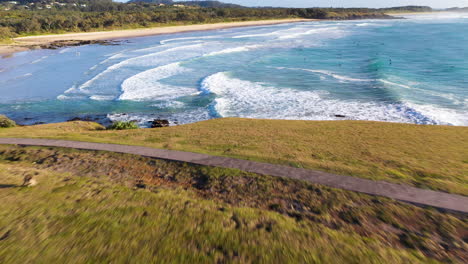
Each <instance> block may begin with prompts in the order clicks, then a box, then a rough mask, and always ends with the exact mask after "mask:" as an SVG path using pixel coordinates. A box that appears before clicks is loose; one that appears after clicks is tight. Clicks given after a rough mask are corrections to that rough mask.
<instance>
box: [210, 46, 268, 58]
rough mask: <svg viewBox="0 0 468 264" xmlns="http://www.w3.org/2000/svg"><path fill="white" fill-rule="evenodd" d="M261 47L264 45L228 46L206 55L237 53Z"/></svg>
mask: <svg viewBox="0 0 468 264" xmlns="http://www.w3.org/2000/svg"><path fill="white" fill-rule="evenodd" d="M261 47H262V45H247V46H240V47H234V48H227V49H223V50H220V51H214V52H211V53H208V54H206V56H216V55H223V54H230V53H236V52H246V51H251V50H255V49H258V48H261Z"/></svg>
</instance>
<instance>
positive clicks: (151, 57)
mask: <svg viewBox="0 0 468 264" xmlns="http://www.w3.org/2000/svg"><path fill="white" fill-rule="evenodd" d="M202 46H203V45H202V44H197V45H189V46H182V47H175V48H171V49H167V50H163V51H160V52H156V53H151V54H146V55H142V56H138V57H134V58H130V59H127V60H124V61H121V62H119V63H116V64H114V65H111V66H109V67H108V68H107V69H105V70H104V71H102V72H100V73H99V74H97V75H96V76H94V77H93V78H92V79H90V80H88V81H86V82H85V83H83V84H82V85H81V86H80V87H79V89H80V90H81V91H82V92H84V93H86V90H85V89H87V88H89V87H90V86H92V85H93V83H94V82H95V81H96V80H98V79H100V78H102V77H103V76H105V75H106V74H109V73H111V72H113V71H115V70H117V69H120V68H122V67H124V66H129V65H133V66H135V65H140V66H141V65H146V66H150V65H157V64H159V63H160V61H161V56H162V55H168V54H169V55H170V54H171V53H173V52H179V51H182V50H193V49H196V48H200V47H202ZM187 54H188V55H189V56H191V55H190V54H191V53H187ZM179 56H180V55H179Z"/></svg>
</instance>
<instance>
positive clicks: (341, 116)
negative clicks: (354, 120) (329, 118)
mask: <svg viewBox="0 0 468 264" xmlns="http://www.w3.org/2000/svg"><path fill="white" fill-rule="evenodd" d="M335 117H339V118H345V117H346V116H345V115H335Z"/></svg>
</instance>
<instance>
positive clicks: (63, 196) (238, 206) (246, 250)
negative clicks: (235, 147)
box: [0, 146, 468, 264]
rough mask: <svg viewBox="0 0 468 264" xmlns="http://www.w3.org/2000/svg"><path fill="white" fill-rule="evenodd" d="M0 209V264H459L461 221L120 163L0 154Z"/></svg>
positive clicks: (273, 182)
mask: <svg viewBox="0 0 468 264" xmlns="http://www.w3.org/2000/svg"><path fill="white" fill-rule="evenodd" d="M26 175H31V176H33V177H34V178H35V179H36V180H37V181H38V185H37V186H34V187H21V186H19V185H20V184H21V182H22V179H23V177H24V176H26ZM0 200H1V201H2V202H1V203H0V263H6V264H7V263H31V262H36V263H37V262H39V263H57V262H58V263H174V262H179V263H180V262H184V263H200V262H201V263H214V262H216V263H227V262H229V263H392V264H394V263H439V262H446V263H466V260H467V259H468V255H467V252H468V246H467V244H466V239H467V230H468V222H467V218H466V216H463V215H457V214H443V213H440V212H437V211H435V210H431V209H423V208H418V207H415V206H412V205H407V204H402V203H398V202H395V201H392V200H389V199H384V198H376V197H370V196H367V195H363V194H357V193H353V192H347V191H341V190H335V189H331V188H326V187H323V186H319V185H313V184H309V183H305V182H300V181H295V180H289V179H281V178H275V177H269V176H258V175H254V174H250V173H244V172H241V171H237V170H227V169H219V168H208V167H201V166H190V165H187V164H180V163H174V162H166V161H160V160H153V159H149V158H143V157H136V156H132V155H122V154H113V153H106V152H88V151H77V150H69V149H58V148H39V147H26V148H24V147H14V146H0Z"/></svg>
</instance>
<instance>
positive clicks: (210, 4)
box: [129, 0, 243, 8]
mask: <svg viewBox="0 0 468 264" xmlns="http://www.w3.org/2000/svg"><path fill="white" fill-rule="evenodd" d="M138 2H144V3H152V4H165V5H174V4H176V5H184V6H199V7H214V8H241V7H243V6H241V5H236V4H228V3H223V2H220V1H177V2H175V1H172V0H130V1H129V3H138Z"/></svg>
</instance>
